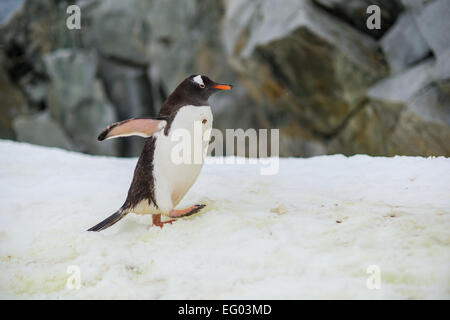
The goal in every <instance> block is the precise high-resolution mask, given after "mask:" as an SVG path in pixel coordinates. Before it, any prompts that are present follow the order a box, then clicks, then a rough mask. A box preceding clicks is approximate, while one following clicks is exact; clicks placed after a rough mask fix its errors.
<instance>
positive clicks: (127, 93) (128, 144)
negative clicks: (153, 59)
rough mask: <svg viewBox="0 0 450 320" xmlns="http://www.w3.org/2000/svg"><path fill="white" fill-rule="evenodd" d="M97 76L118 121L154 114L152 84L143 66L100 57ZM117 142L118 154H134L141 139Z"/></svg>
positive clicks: (138, 147) (136, 153) (141, 142)
mask: <svg viewBox="0 0 450 320" xmlns="http://www.w3.org/2000/svg"><path fill="white" fill-rule="evenodd" d="M99 75H100V78H101V79H102V80H103V83H104V86H105V90H106V93H107V95H108V97H109V99H110V101H111V102H112V103H113V104H114V105H115V107H116V110H117V114H118V119H119V120H124V119H129V118H134V117H151V116H156V112H155V110H154V109H153V103H154V102H153V99H152V85H151V83H150V80H149V79H148V77H147V70H146V69H145V68H144V69H142V68H135V67H132V66H127V65H124V64H120V63H118V62H114V61H112V60H109V59H106V58H101V59H100V64H99ZM159 103H160V102H159ZM118 143H119V144H120V154H121V155H124V156H138V155H139V153H140V152H141V150H142V146H143V143H144V139H142V138H136V139H134V138H127V139H122V140H120V141H119V142H118Z"/></svg>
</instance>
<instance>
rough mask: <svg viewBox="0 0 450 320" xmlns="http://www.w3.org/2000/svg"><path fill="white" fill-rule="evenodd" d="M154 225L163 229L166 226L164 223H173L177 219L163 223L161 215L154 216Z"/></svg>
mask: <svg viewBox="0 0 450 320" xmlns="http://www.w3.org/2000/svg"><path fill="white" fill-rule="evenodd" d="M152 220H153V225H155V226H158V227H160V228H162V227H163V226H164V223H172V222H174V221H175V219H172V220H168V221H161V215H160V214H154V215H153V216H152Z"/></svg>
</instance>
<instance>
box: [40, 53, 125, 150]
mask: <svg viewBox="0 0 450 320" xmlns="http://www.w3.org/2000/svg"><path fill="white" fill-rule="evenodd" d="M45 65H46V68H47V72H48V75H49V77H50V89H49V95H48V107H49V111H50V114H51V116H52V118H53V119H55V120H56V122H57V123H59V125H60V126H61V127H62V128H63V129H64V130H65V131H66V132H67V133H68V135H69V136H70V137H72V139H73V142H74V143H75V144H76V145H77V147H78V149H79V150H81V151H83V152H88V153H93V154H105V155H116V154H117V142H115V141H113V142H106V143H98V142H97V141H96V138H97V135H98V134H99V133H100V132H101V130H102V129H103V128H104V127H106V126H107V125H109V124H111V123H112V122H115V121H116V120H117V116H116V112H115V110H114V108H113V106H112V105H111V104H110V102H109V101H108V99H107V97H106V95H105V93H104V89H103V85H102V84H101V82H100V81H99V80H98V79H97V78H96V73H97V56H96V55H95V54H94V53H92V52H89V51H84V50H58V51H55V52H53V53H52V54H50V55H47V56H46V57H45Z"/></svg>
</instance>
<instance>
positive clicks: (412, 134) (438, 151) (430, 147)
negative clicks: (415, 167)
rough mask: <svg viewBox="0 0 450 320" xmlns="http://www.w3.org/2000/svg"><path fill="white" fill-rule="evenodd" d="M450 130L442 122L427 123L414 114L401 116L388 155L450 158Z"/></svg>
mask: <svg viewBox="0 0 450 320" xmlns="http://www.w3.org/2000/svg"><path fill="white" fill-rule="evenodd" d="M448 141H450V129H449V126H448V125H443V124H441V123H440V122H434V121H427V120H424V119H422V118H421V117H420V116H418V115H417V114H416V113H414V112H409V111H405V112H403V113H402V114H401V116H400V119H399V121H398V124H397V126H396V128H395V130H394V131H393V132H392V134H391V137H390V139H389V141H388V143H387V152H386V153H387V154H388V155H410V156H426V157H427V156H446V157H449V156H450V145H449V143H448Z"/></svg>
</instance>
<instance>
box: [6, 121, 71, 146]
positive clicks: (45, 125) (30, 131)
mask: <svg viewBox="0 0 450 320" xmlns="http://www.w3.org/2000/svg"><path fill="white" fill-rule="evenodd" d="M13 126H14V130H15V132H16V134H17V140H18V141H22V142H28V143H33V144H38V145H42V146H47V147H57V148H62V149H66V150H74V149H75V150H76V147H75V146H74V145H73V144H72V142H71V141H70V139H69V137H68V136H67V134H66V133H65V132H64V130H62V128H61V127H60V126H59V125H58V124H57V123H56V122H55V121H54V120H52V119H51V117H50V115H49V113H48V112H42V113H39V114H35V115H21V116H18V117H16V118H14V123H13Z"/></svg>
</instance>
